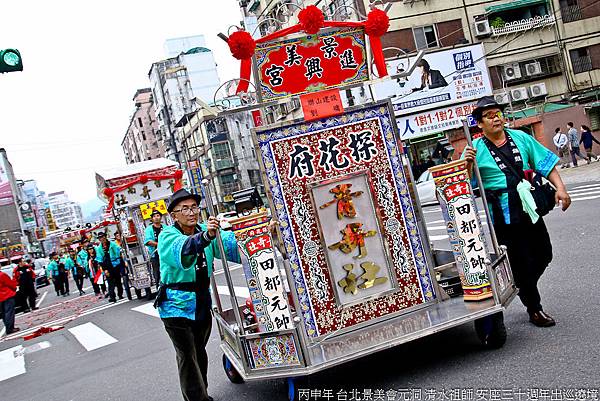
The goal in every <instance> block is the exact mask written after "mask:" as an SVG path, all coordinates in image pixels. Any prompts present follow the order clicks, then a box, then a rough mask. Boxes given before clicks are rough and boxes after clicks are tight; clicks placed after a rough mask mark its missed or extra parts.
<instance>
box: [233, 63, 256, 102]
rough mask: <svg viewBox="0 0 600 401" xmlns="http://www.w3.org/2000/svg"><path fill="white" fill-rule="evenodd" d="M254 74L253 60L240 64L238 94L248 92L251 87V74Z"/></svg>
mask: <svg viewBox="0 0 600 401" xmlns="http://www.w3.org/2000/svg"><path fill="white" fill-rule="evenodd" d="M251 72H252V59H249V58H247V59H244V60H241V64H240V82H239V83H238V87H237V91H236V92H235V93H236V94H238V93H240V92H248V86H249V85H250V73H251Z"/></svg>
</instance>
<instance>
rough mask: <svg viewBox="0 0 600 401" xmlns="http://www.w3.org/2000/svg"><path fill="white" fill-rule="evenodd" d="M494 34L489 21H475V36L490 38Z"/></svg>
mask: <svg viewBox="0 0 600 401" xmlns="http://www.w3.org/2000/svg"><path fill="white" fill-rule="evenodd" d="M491 34H492V28H491V27H490V22H489V21H488V20H487V19H484V20H481V21H475V36H477V37H479V38H480V37H483V36H490V35H491Z"/></svg>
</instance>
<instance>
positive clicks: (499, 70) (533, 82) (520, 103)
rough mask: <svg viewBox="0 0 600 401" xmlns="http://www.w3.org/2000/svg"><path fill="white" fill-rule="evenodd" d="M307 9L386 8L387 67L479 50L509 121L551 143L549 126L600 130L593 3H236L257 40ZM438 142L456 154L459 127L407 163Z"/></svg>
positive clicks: (599, 45) (353, 13) (341, 14)
mask: <svg viewBox="0 0 600 401" xmlns="http://www.w3.org/2000/svg"><path fill="white" fill-rule="evenodd" d="M310 4H314V5H316V6H318V7H319V8H321V9H322V10H323V12H324V14H325V16H326V18H329V19H336V20H345V19H351V20H356V19H364V16H365V15H366V13H367V12H368V10H370V8H371V7H372V6H377V7H379V8H386V9H387V13H388V15H389V17H390V29H389V31H388V33H387V34H386V35H384V37H383V38H382V43H383V47H384V49H385V55H386V58H388V59H389V60H392V61H393V59H397V58H407V57H410V56H412V55H415V54H416V53H417V52H418V51H419V50H424V51H425V52H426V55H427V54H429V53H433V52H439V51H443V50H447V49H453V48H460V47H461V46H467V45H473V44H479V43H480V44H482V46H483V50H484V52H483V53H484V57H485V61H486V63H487V68H488V73H489V74H488V75H489V79H490V81H491V86H492V89H493V94H494V96H495V97H496V99H497V101H498V102H499V103H504V104H506V105H507V115H508V116H509V118H510V120H511V124H513V125H514V126H516V127H521V128H523V129H525V130H527V131H529V132H531V133H532V134H534V135H535V136H536V138H538V140H540V141H541V142H543V143H545V144H546V145H548V146H550V145H551V143H552V142H551V136H552V135H553V133H554V129H555V128H556V127H557V126H561V127H563V128H564V126H565V124H566V122H567V121H573V122H574V123H575V124H576V125H580V124H586V125H590V126H591V127H592V129H593V130H600V102H599V101H598V100H599V98H600V88H598V83H599V82H600V33H599V31H600V30H599V27H600V2H598V1H597V0H516V1H508V0H489V1H481V0H443V1H442V0H383V1H382V0H377V1H373V0H354V1H352V0H332V1H329V0H318V1H313V0H306V1H299V0H260V1H259V0H250V1H245V0H241V1H240V6H241V7H242V10H243V13H244V16H245V21H249V22H252V23H253V24H254V26H255V27H256V28H255V29H256V31H257V34H258V35H259V36H264V35H265V34H268V33H270V32H272V31H274V30H276V29H280V28H282V27H286V26H289V25H291V24H294V23H296V22H297V19H296V17H295V16H296V15H297V13H298V11H299V9H300V8H302V7H305V6H307V5H310ZM449 62H450V61H449ZM392 73H393V71H392ZM415 117H416V116H415ZM444 137H446V138H448V139H450V141H451V142H453V144H454V145H455V148H456V149H457V152H456V154H458V153H459V152H460V150H461V149H462V147H463V146H464V140H462V134H461V130H460V129H439V130H438V131H437V132H431V131H429V132H427V133H426V134H423V135H421V136H413V137H412V138H411V140H409V141H408V142H409V144H411V148H412V147H418V150H417V151H416V152H415V153H414V154H413V156H414V157H415V158H419V159H422V160H424V159H425V158H426V157H428V156H429V155H431V154H432V153H433V152H434V149H435V148H436V146H438V143H439V140H440V139H441V138H444ZM417 143H418V145H417ZM413 144H414V146H413Z"/></svg>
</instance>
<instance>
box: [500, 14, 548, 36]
mask: <svg viewBox="0 0 600 401" xmlns="http://www.w3.org/2000/svg"><path fill="white" fill-rule="evenodd" d="M555 23H556V18H555V17H554V15H544V16H537V17H535V18H527V19H522V20H519V21H513V22H507V23H506V24H504V25H503V26H501V27H500V28H494V27H492V36H500V35H508V34H510V33H514V32H522V31H528V30H530V29H537V28H543V27H546V26H550V25H554V24H555Z"/></svg>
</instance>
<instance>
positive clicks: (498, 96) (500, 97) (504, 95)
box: [494, 92, 510, 104]
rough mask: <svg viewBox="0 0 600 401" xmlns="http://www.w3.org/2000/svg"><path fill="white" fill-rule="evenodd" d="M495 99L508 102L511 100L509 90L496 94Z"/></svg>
mask: <svg viewBox="0 0 600 401" xmlns="http://www.w3.org/2000/svg"><path fill="white" fill-rule="evenodd" d="M494 100H495V101H496V103H498V104H508V103H509V102H510V99H509V97H508V93H507V92H501V93H496V94H494Z"/></svg>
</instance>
